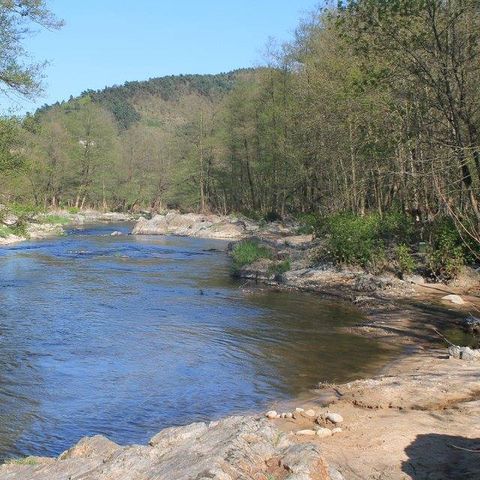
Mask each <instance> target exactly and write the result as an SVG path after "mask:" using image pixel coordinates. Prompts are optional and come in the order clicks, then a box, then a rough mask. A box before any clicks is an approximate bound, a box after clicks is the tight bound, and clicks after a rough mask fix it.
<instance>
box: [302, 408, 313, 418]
mask: <svg viewBox="0 0 480 480" xmlns="http://www.w3.org/2000/svg"><path fill="white" fill-rule="evenodd" d="M303 414H304V415H305V416H306V417H312V418H313V417H315V416H316V413H315V410H312V409H311V408H310V409H309V410H305V411H304V412H303Z"/></svg>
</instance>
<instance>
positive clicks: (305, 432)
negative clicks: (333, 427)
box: [297, 430, 330, 435]
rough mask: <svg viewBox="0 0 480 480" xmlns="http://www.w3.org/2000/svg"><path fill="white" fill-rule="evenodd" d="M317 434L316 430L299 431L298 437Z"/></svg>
mask: <svg viewBox="0 0 480 480" xmlns="http://www.w3.org/2000/svg"><path fill="white" fill-rule="evenodd" d="M328 431H330V430H328ZM315 433H316V432H315V430H299V431H298V432H297V435H315Z"/></svg>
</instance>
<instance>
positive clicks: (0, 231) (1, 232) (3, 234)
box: [0, 225, 13, 238]
mask: <svg viewBox="0 0 480 480" xmlns="http://www.w3.org/2000/svg"><path fill="white" fill-rule="evenodd" d="M10 235H13V231H12V229H11V228H10V227H7V226H6V225H0V238H7V237H9V236H10Z"/></svg>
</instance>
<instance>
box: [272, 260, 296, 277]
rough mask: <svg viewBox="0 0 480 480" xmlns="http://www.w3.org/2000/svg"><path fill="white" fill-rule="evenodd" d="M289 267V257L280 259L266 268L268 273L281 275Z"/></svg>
mask: <svg viewBox="0 0 480 480" xmlns="http://www.w3.org/2000/svg"><path fill="white" fill-rule="evenodd" d="M290 269H291V265H290V259H288V258H287V259H286V260H282V261H281V262H277V263H275V264H274V265H272V266H271V267H270V268H269V269H268V273H270V274H271V275H275V276H277V275H282V274H283V273H285V272H288V271H289V270H290Z"/></svg>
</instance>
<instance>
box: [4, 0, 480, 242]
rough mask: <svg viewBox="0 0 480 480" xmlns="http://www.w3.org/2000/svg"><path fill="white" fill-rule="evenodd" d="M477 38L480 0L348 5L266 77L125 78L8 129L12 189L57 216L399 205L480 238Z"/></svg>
mask: <svg viewBox="0 0 480 480" xmlns="http://www.w3.org/2000/svg"><path fill="white" fill-rule="evenodd" d="M478 31H480V4H479V3H478V1H476V0H455V1H451V2H445V1H443V0H429V1H421V2H420V1H407V0H391V1H388V2H385V1H378V0H349V1H348V2H345V3H344V4H343V5H340V6H339V7H338V8H336V9H331V10H322V11H317V12H315V13H314V14H312V15H311V17H310V18H309V19H308V20H306V21H304V22H302V23H301V24H300V26H299V27H298V29H297V32H296V35H295V38H294V40H293V41H292V42H290V43H289V44H286V45H283V46H282V48H280V49H279V50H278V51H277V52H274V53H273V54H272V55H271V58H270V60H269V65H268V66H266V67H263V68H261V69H256V70H244V71H238V72H232V73H229V74H221V75H189V76H178V77H165V78H159V79H152V80H150V81H147V82H129V83H126V84H125V85H124V86H121V87H112V88H107V89H105V90H103V91H98V92H94V91H86V92H85V93H84V94H83V95H81V96H80V97H79V98H74V99H71V100H70V101H68V102H66V103H63V104H58V105H54V106H51V107H45V108H42V109H40V110H39V111H38V112H37V113H36V114H35V115H33V116H29V117H27V118H26V119H24V120H23V121H14V120H8V121H7V120H5V121H4V122H3V128H2V132H1V135H2V137H4V141H3V142H2V148H3V152H2V165H3V169H4V171H9V172H11V175H9V176H8V177H4V183H3V186H2V191H3V192H4V195H5V196H6V197H8V199H10V200H17V201H22V202H32V203H35V204H37V205H41V206H47V207H48V206H58V205H63V206H70V207H85V206H93V207H100V208H106V209H107V208H108V209H115V210H117V209H127V210H131V209H140V208H153V209H161V208H164V207H167V206H168V207H176V208H181V209H185V210H202V211H206V210H210V211H218V212H223V213H226V212H244V213H250V214H255V215H267V214H268V215H270V216H277V215H278V216H282V215H285V214H298V213H299V212H313V213H317V214H322V215H326V214H331V213H335V212H353V213H355V214H361V215H363V214H365V213H367V212H377V213H378V214H380V215H383V213H384V212H386V211H391V210H395V211H403V212H406V213H407V214H408V215H411V216H412V217H414V218H416V219H417V220H419V221H422V222H429V221H431V220H432V219H434V218H437V217H439V216H449V217H450V218H452V219H453V221H455V222H456V224H457V228H458V230H459V232H460V233H461V234H462V235H464V236H465V237H467V238H475V239H476V240H477V241H478V236H479V233H478V232H479V222H480V210H479V208H480V207H479V201H480V196H479V191H480V153H479V152H480V150H479V146H480V82H479V80H478V75H479V61H480V44H479V37H478ZM19 136H20V137H19ZM18 145H22V147H18ZM24 145H27V147H25V146H24Z"/></svg>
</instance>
